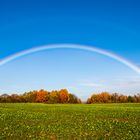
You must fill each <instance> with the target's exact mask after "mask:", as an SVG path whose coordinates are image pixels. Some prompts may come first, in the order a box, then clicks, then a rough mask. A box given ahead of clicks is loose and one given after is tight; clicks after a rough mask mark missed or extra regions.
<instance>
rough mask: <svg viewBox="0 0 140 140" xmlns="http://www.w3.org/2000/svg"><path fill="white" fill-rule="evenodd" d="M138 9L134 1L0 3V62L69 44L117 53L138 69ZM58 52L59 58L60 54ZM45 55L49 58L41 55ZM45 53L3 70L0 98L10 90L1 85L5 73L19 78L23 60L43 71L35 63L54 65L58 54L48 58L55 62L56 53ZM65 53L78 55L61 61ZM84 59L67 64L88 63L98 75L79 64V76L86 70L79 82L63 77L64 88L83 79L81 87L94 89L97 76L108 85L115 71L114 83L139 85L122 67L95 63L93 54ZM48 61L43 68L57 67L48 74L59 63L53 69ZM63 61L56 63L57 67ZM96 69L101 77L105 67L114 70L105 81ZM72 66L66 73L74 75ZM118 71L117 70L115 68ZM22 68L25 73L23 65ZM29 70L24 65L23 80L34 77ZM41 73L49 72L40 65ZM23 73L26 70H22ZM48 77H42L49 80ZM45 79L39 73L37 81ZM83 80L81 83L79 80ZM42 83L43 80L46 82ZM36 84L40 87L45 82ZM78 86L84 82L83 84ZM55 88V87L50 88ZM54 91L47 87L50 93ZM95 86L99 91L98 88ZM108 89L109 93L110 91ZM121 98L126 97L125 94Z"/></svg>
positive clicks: (9, 65)
mask: <svg viewBox="0 0 140 140" xmlns="http://www.w3.org/2000/svg"><path fill="white" fill-rule="evenodd" d="M139 7H140V2H139V1H138V0H128V1H122V0H121V1H120V0H107V1H104V0H86V1H85V0H70V1H62V0H59V1H53V0H52V1H46V0H44V1H43V0H39V1H37V0H34V1H32V0H30V1H27V0H20V1H18V0H12V1H11V0H9V1H8V0H5V1H1V2H0V21H1V22H0V59H3V58H5V57H7V56H9V55H12V54H14V53H17V52H19V51H22V50H26V49H29V48H32V47H36V46H41V45H47V44H59V43H61V44H63V43H67V44H69V43H72V44H81V45H90V46H96V47H97V48H102V49H105V50H107V51H111V52H113V53H116V54H118V55H120V56H122V57H124V58H126V59H128V60H129V61H132V62H133V63H135V64H136V65H140V26H139V25H140V18H139V15H140V8H139ZM59 51H60V50H59ZM59 51H58V53H60V52H59ZM44 53H47V52H46V51H45V52H44ZM48 53H49V54H48V55H44V54H42V53H37V54H34V55H31V56H29V58H28V56H25V57H24V58H22V59H19V60H17V61H14V62H11V63H9V64H7V65H6V66H3V67H1V68H0V76H2V77H3V78H0V79H1V81H0V82H1V83H2V84H1V92H6V91H7V92H9V90H8V89H10V85H11V83H9V85H7V82H8V81H6V80H5V79H8V76H7V77H6V71H7V69H10V70H11V73H12V71H13V73H12V74H13V76H14V77H16V75H17V76H18V72H16V71H18V69H17V68H18V67H19V65H20V64H23V65H22V66H24V65H25V63H24V62H25V60H26V61H27V58H28V59H30V60H28V61H31V60H32V62H30V63H31V66H32V67H36V66H40V67H41V66H42V65H41V64H40V63H39V64H38V63H35V61H36V60H38V59H39V60H40V61H39V62H42V63H45V60H50V58H51V60H52V59H53V61H55V60H57V57H58V56H59V54H56V56H54V57H53V58H52V57H51V56H53V55H54V54H55V53H53V52H51V51H49V52H48ZM56 53H57V52H56ZM64 53H66V54H67V56H73V53H76V52H72V50H71V51H69V52H65V50H61V54H62V55H64ZM85 53H86V52H79V53H77V54H76V56H75V57H73V60H71V63H74V61H75V63H76V62H77V63H78V64H79V63H82V62H83V63H87V64H86V65H89V66H90V67H89V68H90V69H92V68H93V67H96V68H97V70H96V71H95V70H91V71H90V72H87V69H85V67H84V68H83V67H82V66H83V65H82V64H79V65H78V67H77V71H80V68H82V69H84V70H85V73H82V72H81V75H79V77H77V79H75V80H74V79H73V77H72V76H69V77H67V78H69V81H68V80H67V78H66V79H65V80H64V81H62V83H67V82H70V81H71V83H72V82H73V81H79V83H80V77H81V85H82V84H83V83H84V84H86V83H87V84H89V85H93V82H94V84H96V83H97V84H104V83H102V82H100V81H102V80H98V78H97V77H96V78H97V80H93V79H94V78H95V76H96V74H97V75H98V74H99V75H102V76H100V78H99V79H102V78H103V79H104V80H105V78H106V77H109V78H108V79H110V80H111V79H112V78H113V76H114V74H109V73H113V72H114V71H115V68H116V70H117V75H118V78H119V77H121V76H120V75H123V76H124V77H126V79H127V78H128V79H129V80H128V79H127V80H128V81H131V82H132V81H133V82H134V81H135V83H136V85H138V82H136V81H139V80H137V78H138V76H137V74H136V75H135V74H134V73H133V72H131V71H129V69H128V68H125V67H124V66H122V65H121V64H118V62H116V61H113V63H112V60H110V59H109V60H108V59H107V58H106V57H105V58H104V57H103V56H101V55H100V56H98V57H97V54H94V53H93V54H92V57H93V59H94V61H93V60H88V56H89V55H87V54H85ZM84 55H86V56H84ZM41 56H42V57H41ZM67 56H65V58H66V59H65V61H64V60H63V61H64V63H66V64H67V62H68V60H67ZM83 56H84V57H85V58H87V60H86V59H85V60H83ZM30 57H31V58H30ZM89 57H90V56H89ZM77 58H79V60H77ZM95 58H96V59H95ZM103 59H104V60H103ZM106 59H107V60H106ZM51 60H50V62H47V63H49V65H51V63H52V64H53V65H55V68H53V67H51V68H50V71H52V69H56V66H57V62H55V63H54V62H51ZM95 60H96V61H95ZM101 60H102V61H101ZM63 61H62V60H60V62H63ZM106 61H108V62H106ZM110 61H111V62H110ZM91 62H92V63H91ZM93 62H94V63H93ZM99 63H100V64H101V66H102V69H104V70H105V71H107V69H108V67H109V66H110V65H109V64H110V63H111V64H112V65H114V68H113V70H111V69H112V68H110V70H109V73H108V74H106V76H104V75H105V74H101V71H100V70H99V69H101V66H98V64H99ZM106 63H108V64H106ZM73 65H76V64H73ZM73 65H70V68H69V69H72V68H73V69H74V67H72V66H73ZM118 65H120V66H119V67H118ZM25 66H26V67H27V65H25ZM31 66H30V65H28V67H30V68H29V71H26V74H27V72H28V74H29V75H30V73H32V72H31V71H32V67H31ZM42 67H44V70H45V69H47V66H46V67H45V66H44V65H43V66H42ZM58 67H59V66H57V68H58ZM61 67H62V65H61ZM71 67H72V68H71ZM121 67H123V68H122V71H121V70H120V69H121ZM22 68H23V69H25V68H24V67H22ZM123 69H126V70H127V72H126V74H124V71H126V70H123ZM46 71H47V70H46ZM61 71H62V72H63V73H65V70H61ZM47 72H48V71H47ZM47 72H46V75H47V74H48V73H47ZM54 72H55V71H54ZM69 72H70V71H69ZM7 73H9V74H10V72H8V71H7ZM132 73H133V74H132ZM12 74H11V76H12ZM34 74H37V71H34ZM44 74H45V71H43V72H42V74H41V73H40V77H42V78H43V75H44ZM55 74H58V73H55ZM55 74H54V75H55ZM72 74H73V73H72V72H71V73H70V74H69V75H72ZM84 74H85V77H83V75H84ZM4 75H5V77H4ZM7 75H8V74H7ZM51 75H53V73H51ZM76 75H77V74H76ZM91 75H93V78H88V77H92V76H91ZM55 77H57V76H56V75H55V76H54V77H53V78H55ZM58 77H59V76H58ZM74 77H75V76H74ZM132 77H133V78H132ZM135 77H137V78H135ZM4 78H5V79H4ZM20 78H21V79H22V78H23V79H24V78H25V77H20ZM32 78H33V77H32ZM96 78H95V79H96ZM15 79H16V78H15ZM46 79H47V77H46ZM46 79H44V80H45V81H46ZM82 79H83V80H82ZM86 79H87V81H86ZM88 79H89V80H88ZM116 79H117V78H116ZM122 79H123V78H122ZM124 79H125V78H124ZM130 79H131V80H130ZM18 80H19V79H17V81H16V80H14V81H13V82H15V83H16V82H18ZM40 80H42V81H43V79H40ZM104 80H103V81H104ZM23 81H24V80H23ZM28 81H29V79H28ZM38 81H39V80H38ZM49 81H50V79H49ZM54 81H57V79H55V80H54ZM82 81H84V82H83V83H82ZM11 82H12V80H11ZM110 82H111V81H110ZM27 83H28V84H27V85H29V83H30V81H29V82H27ZM58 83H59V82H58ZM58 83H55V84H54V85H56V84H58ZM71 83H69V84H67V86H69V87H70V86H71V87H73V88H75V87H76V84H75V85H72V84H71ZM90 83H92V84H90ZM21 84H22V83H21ZM42 84H43V82H42ZM42 84H40V86H39V84H36V86H35V85H32V86H33V87H32V86H30V87H32V88H35V87H37V86H38V88H40V87H42V88H45V87H46V85H44V86H41V85H42ZM52 85H53V84H52ZM52 85H51V84H50V87H51V86H52ZM20 86H21V85H20ZM20 86H19V87H20ZM63 86H65V84H64V85H63V84H62V85H61V84H60V86H59V84H58V86H56V88H59V87H63ZM95 86H96V87H97V85H95ZM13 87H15V86H13ZM25 87H26V85H25ZM77 87H78V86H77ZM110 87H111V88H112V87H113V86H110ZM137 87H138V86H137ZM47 88H49V87H47ZM52 88H55V86H54V87H53V86H52ZM79 88H80V89H83V90H84V91H86V90H90V91H89V92H91V91H92V90H93V88H88V89H86V88H85V87H83V88H81V87H79ZM135 88H136V87H133V88H132V90H134V89H135ZM12 89H13V90H12V91H13V92H15V91H19V88H16V87H15V88H12ZM25 89H27V88H23V89H21V88H20V91H23V90H25ZM114 89H115V88H114ZM136 89H137V90H134V91H135V92H136V91H138V88H136ZM108 90H110V89H108ZM72 91H73V92H77V91H79V90H78V89H76V90H75V91H74V90H72ZM116 91H117V90H116ZM121 91H123V90H121ZM80 92H81V90H80ZM124 92H126V91H125V90H124ZM133 93H134V92H133ZM83 94H84V93H83Z"/></svg>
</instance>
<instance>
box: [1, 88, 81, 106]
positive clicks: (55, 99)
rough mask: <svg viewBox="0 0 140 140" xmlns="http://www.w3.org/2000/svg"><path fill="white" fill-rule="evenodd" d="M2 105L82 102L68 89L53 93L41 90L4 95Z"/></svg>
mask: <svg viewBox="0 0 140 140" xmlns="http://www.w3.org/2000/svg"><path fill="white" fill-rule="evenodd" d="M0 103H48V104H54V103H74V104H76V103H81V100H80V99H79V98H78V97H76V96H75V95H74V94H71V93H69V92H68V90H67V89H61V90H53V91H51V92H49V91H47V90H44V89H41V90H38V91H37V90H34V91H30V92H25V93H24V94H21V95H18V94H12V95H8V94H3V95H1V96H0Z"/></svg>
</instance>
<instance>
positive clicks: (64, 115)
mask: <svg viewBox="0 0 140 140" xmlns="http://www.w3.org/2000/svg"><path fill="white" fill-rule="evenodd" d="M82 138H83V139H84V138H85V139H89V140H90V139H109V138H112V139H119V140H121V139H127V140H128V139H140V104H94V105H85V104H77V105H74V104H72V105H67V104H63V105H62V104H53V105H51V104H35V103H32V104H30V103H29V104H27V103H26V104H20V103H19V104H0V139H12V140H16V139H53V140H55V139H64V140H65V139H75V140H77V139H82Z"/></svg>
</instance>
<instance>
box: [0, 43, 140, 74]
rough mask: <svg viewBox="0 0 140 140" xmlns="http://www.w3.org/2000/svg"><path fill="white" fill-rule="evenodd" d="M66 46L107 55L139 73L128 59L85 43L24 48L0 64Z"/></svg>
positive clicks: (138, 69)
mask: <svg viewBox="0 0 140 140" xmlns="http://www.w3.org/2000/svg"><path fill="white" fill-rule="evenodd" d="M67 48H69V49H80V50H85V51H90V52H96V53H99V54H101V55H105V56H107V57H110V58H112V59H114V60H116V61H118V62H120V63H122V64H124V65H125V66H127V67H128V68H130V69H132V70H133V71H135V72H136V73H138V74H140V68H139V67H138V66H136V65H135V64H133V63H131V62H129V61H128V60H126V59H124V58H122V57H120V56H118V55H116V54H114V53H111V52H109V51H106V50H103V49H99V48H96V47H93V46H85V45H78V44H52V45H44V46H38V47H34V48H31V49H28V50H24V51H21V52H19V53H16V54H13V55H11V56H9V57H6V58H4V59H2V60H0V66H3V65H5V64H7V63H8V62H10V61H12V60H15V59H18V58H19V57H22V56H26V55H28V54H32V53H35V52H40V51H44V50H50V49H67Z"/></svg>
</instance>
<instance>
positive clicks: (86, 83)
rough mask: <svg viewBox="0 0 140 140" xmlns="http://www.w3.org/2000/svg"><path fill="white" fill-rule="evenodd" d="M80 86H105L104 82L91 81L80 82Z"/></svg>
mask: <svg viewBox="0 0 140 140" xmlns="http://www.w3.org/2000/svg"><path fill="white" fill-rule="evenodd" d="M79 86H84V87H103V85H102V84H98V83H95V82H90V81H84V82H80V83H79Z"/></svg>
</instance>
